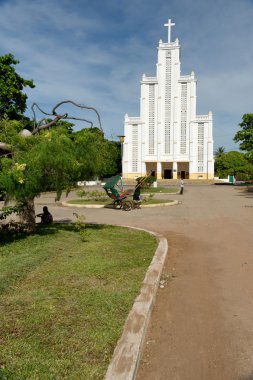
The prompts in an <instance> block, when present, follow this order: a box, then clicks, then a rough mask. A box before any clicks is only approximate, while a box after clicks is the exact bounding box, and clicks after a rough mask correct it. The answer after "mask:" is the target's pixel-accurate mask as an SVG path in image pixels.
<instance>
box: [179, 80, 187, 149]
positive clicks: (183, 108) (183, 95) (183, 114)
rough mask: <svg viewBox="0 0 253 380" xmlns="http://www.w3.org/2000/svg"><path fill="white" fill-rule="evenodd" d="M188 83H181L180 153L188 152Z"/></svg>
mask: <svg viewBox="0 0 253 380" xmlns="http://www.w3.org/2000/svg"><path fill="white" fill-rule="evenodd" d="M186 122H187V83H182V84H181V126H180V127H181V128H180V134H181V136H180V137H181V138H180V153H181V154H186Z"/></svg>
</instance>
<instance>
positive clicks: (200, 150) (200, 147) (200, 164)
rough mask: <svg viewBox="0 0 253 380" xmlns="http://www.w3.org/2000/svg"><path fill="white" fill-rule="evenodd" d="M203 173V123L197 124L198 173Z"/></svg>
mask: <svg viewBox="0 0 253 380" xmlns="http://www.w3.org/2000/svg"><path fill="white" fill-rule="evenodd" d="M203 171H204V123H198V172H199V173H202V172H203Z"/></svg>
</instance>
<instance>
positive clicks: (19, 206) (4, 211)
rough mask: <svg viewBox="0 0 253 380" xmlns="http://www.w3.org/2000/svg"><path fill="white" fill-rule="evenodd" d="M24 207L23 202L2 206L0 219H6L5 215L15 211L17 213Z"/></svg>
mask: <svg viewBox="0 0 253 380" xmlns="http://www.w3.org/2000/svg"><path fill="white" fill-rule="evenodd" d="M23 209H24V206H23V204H21V203H20V204H17V205H15V206H8V207H7V206H5V207H3V208H2V210H1V213H0V220H3V219H6V218H7V216H9V215H11V214H13V213H15V214H17V215H19V214H20V213H21V212H22V211H23Z"/></svg>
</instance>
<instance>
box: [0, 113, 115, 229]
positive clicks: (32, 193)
mask: <svg viewBox="0 0 253 380" xmlns="http://www.w3.org/2000/svg"><path fill="white" fill-rule="evenodd" d="M17 124H18V127H17ZM8 126H9V128H8ZM21 129H22V123H21V122H13V121H9V122H8V121H7V120H6V119H5V120H2V121H0V139H1V140H2V141H3V143H5V144H6V145H7V146H8V149H9V152H10V155H9V156H8V157H7V156H6V154H3V155H2V156H1V160H0V165H1V169H2V170H1V171H0V188H1V187H2V188H4V189H5V190H6V194H7V198H9V199H15V200H16V202H17V204H20V205H22V208H23V212H22V213H21V219H22V221H23V222H24V223H26V224H27V226H28V229H29V230H30V231H33V230H34V228H35V212H34V198H35V197H36V196H38V195H39V194H40V193H41V192H43V191H48V190H54V191H56V192H57V195H58V198H59V197H60V195H61V192H62V191H63V190H66V191H68V190H70V188H71V187H73V186H75V185H76V182H77V181H79V180H85V179H89V178H91V177H93V176H100V175H103V173H105V172H106V173H107V172H108V171H111V172H113V171H115V162H116V160H115V157H116V154H117V151H116V149H114V146H112V145H111V143H110V141H107V140H105V139H104V138H103V134H102V133H101V132H100V131H99V132H100V133H98V132H97V131H93V129H85V130H83V131H81V132H71V131H70V130H69V129H68V128H66V125H63V126H55V127H51V128H50V129H45V130H42V131H40V133H39V134H35V135H31V136H30V137H23V136H22V135H21V134H20V133H19V131H20V130H21Z"/></svg>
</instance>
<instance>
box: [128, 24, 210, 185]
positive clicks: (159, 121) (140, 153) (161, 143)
mask: <svg viewBox="0 0 253 380" xmlns="http://www.w3.org/2000/svg"><path fill="white" fill-rule="evenodd" d="M164 25H165V26H166V27H168V42H163V41H162V40H160V41H159V46H158V48H157V49H158V59H157V65H156V76H155V77H148V76H146V75H145V74H143V76H142V80H141V98H140V116H139V117H129V116H128V114H126V115H125V124H124V135H125V141H124V145H123V157H122V176H123V178H137V177H140V176H144V175H150V174H151V175H154V176H156V177H157V179H180V178H186V179H188V178H189V179H212V178H213V177H214V159H213V135H212V129H213V123H212V113H211V112H209V113H208V115H196V82H197V80H196V77H195V73H194V72H192V73H191V74H190V75H183V76H182V75H181V69H180V65H181V62H180V44H179V40H178V38H177V39H176V40H175V41H174V42H171V27H172V26H174V25H175V24H174V23H172V22H171V20H168V23H167V24H164Z"/></svg>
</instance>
